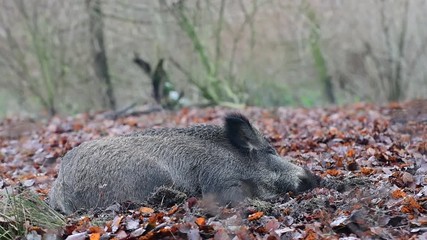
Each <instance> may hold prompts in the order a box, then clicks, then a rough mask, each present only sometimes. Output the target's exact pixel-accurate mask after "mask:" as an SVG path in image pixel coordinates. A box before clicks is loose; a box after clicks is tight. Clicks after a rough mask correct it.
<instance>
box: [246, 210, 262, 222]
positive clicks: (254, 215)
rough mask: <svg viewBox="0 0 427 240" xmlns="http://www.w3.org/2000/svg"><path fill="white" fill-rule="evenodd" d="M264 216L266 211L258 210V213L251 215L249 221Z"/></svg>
mask: <svg viewBox="0 0 427 240" xmlns="http://www.w3.org/2000/svg"><path fill="white" fill-rule="evenodd" d="M262 216H264V212H256V213H253V214H251V215H249V217H248V220H249V221H255V220H258V219H260V218H261V217H262Z"/></svg>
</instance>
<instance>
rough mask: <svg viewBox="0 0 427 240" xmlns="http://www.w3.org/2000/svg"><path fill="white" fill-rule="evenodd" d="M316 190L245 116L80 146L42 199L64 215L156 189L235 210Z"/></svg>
mask: <svg viewBox="0 0 427 240" xmlns="http://www.w3.org/2000/svg"><path fill="white" fill-rule="evenodd" d="M318 184H319V178H318V177H317V176H315V175H313V174H312V173H311V172H309V171H307V170H305V169H304V168H302V167H299V166H297V165H294V164H292V163H291V162H289V161H287V160H285V159H282V158H281V157H280V156H279V155H278V154H277V152H276V150H275V149H274V148H273V147H272V145H270V144H269V142H268V141H267V140H266V138H265V137H264V136H263V135H262V134H260V132H259V131H258V130H257V129H256V128H255V127H253V126H252V125H251V124H250V122H249V121H248V119H247V118H246V117H244V116H242V115H240V114H237V113H233V114H228V115H227V116H226V117H225V119H224V126H217V125H196V126H192V127H188V128H163V129H149V130H146V131H143V132H140V133H134V134H130V135H125V136H119V137H106V138H102V139H99V140H94V141H89V142H85V143H82V144H81V145H80V146H78V147H76V148H74V149H72V150H71V151H69V152H68V153H67V154H66V155H65V156H64V157H63V159H62V161H61V165H60V170H59V174H58V178H57V179H56V181H55V183H54V184H53V187H52V189H51V191H50V194H49V199H50V205H51V206H53V207H54V208H56V209H59V210H61V211H62V212H64V213H72V212H74V211H75V210H78V209H80V208H85V209H89V208H94V207H101V208H102V207H106V206H109V205H110V204H112V203H114V202H124V201H128V200H129V201H132V202H143V201H145V200H146V199H147V198H148V197H149V196H150V195H151V194H152V193H153V192H154V191H155V190H156V189H158V188H159V187H171V188H173V189H176V190H179V191H181V192H184V193H186V194H187V195H188V196H201V197H206V196H212V197H214V198H215V199H216V200H217V201H218V202H219V203H221V204H236V203H238V202H240V201H242V200H244V199H245V198H258V199H262V200H268V199H271V198H274V197H276V196H277V195H278V194H281V193H285V192H288V191H292V192H295V193H299V192H302V191H305V190H308V189H311V188H314V187H316V186H317V185H318Z"/></svg>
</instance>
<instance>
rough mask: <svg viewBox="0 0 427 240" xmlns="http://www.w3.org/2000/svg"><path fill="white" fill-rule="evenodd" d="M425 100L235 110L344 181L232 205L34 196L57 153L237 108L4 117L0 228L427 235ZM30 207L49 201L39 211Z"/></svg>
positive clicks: (144, 235) (119, 235) (284, 149)
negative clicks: (85, 207)
mask: <svg viewBox="0 0 427 240" xmlns="http://www.w3.org/2000/svg"><path fill="white" fill-rule="evenodd" d="M426 106H427V102H426V101H424V102H423V101H421V103H420V102H417V101H413V102H408V103H402V104H390V105H386V106H376V105H371V104H363V103H360V104H354V105H348V106H343V107H329V108H313V109H303V108H296V109H293V108H276V109H262V108H255V107H249V108H245V109H244V110H241V111H240V112H241V113H243V114H244V115H246V116H247V117H248V118H249V119H250V120H251V121H252V122H253V123H254V124H255V125H256V126H257V127H258V129H260V131H261V132H263V133H264V134H265V135H266V136H267V137H268V138H269V139H270V141H271V142H272V143H273V145H274V146H275V147H276V149H277V152H278V153H279V154H280V155H281V156H287V157H290V158H291V159H293V162H294V163H296V164H298V165H301V166H305V167H307V168H308V169H310V170H311V171H313V172H314V173H315V174H317V175H319V176H322V177H323V178H324V179H333V180H334V181H336V182H342V183H343V186H342V187H339V188H336V187H335V188H327V187H322V188H316V189H313V190H312V191H308V192H306V193H303V194H301V195H298V196H292V195H290V196H289V195H287V197H284V198H282V199H281V200H280V201H277V202H271V203H268V202H257V201H248V202H245V203H242V204H241V205H240V206H237V207H235V208H224V207H213V206H211V205H210V206H207V204H206V203H205V202H204V201H203V200H202V199H196V198H193V197H190V198H188V199H187V200H186V201H184V202H182V203H178V204H176V205H174V206H171V207H159V206H153V205H142V206H135V205H132V204H129V205H127V206H125V205H124V204H122V205H114V206H112V207H111V208H109V210H107V211H91V212H85V213H83V212H80V213H76V214H73V215H70V216H62V215H59V214H56V213H54V212H52V211H51V210H50V209H48V207H47V206H46V205H44V204H43V203H44V202H43V201H38V200H37V199H41V200H44V199H46V197H47V194H48V192H49V189H50V186H51V184H52V182H53V181H54V179H55V178H56V176H57V171H58V164H59V163H60V161H61V156H63V155H64V154H65V153H66V152H67V151H69V150H70V149H72V148H73V147H75V146H78V145H79V144H81V143H82V142H85V141H89V140H92V139H97V138H100V137H103V136H117V135H122V134H127V133H130V132H133V131H140V130H142V129H145V128H150V127H177V126H188V125H192V124H197V123H208V124H221V123H222V118H223V117H224V116H225V114H226V113H228V112H232V111H233V110H230V109H224V108H219V107H216V108H206V109H192V108H190V109H189V108H185V109H182V110H180V111H177V112H157V113H151V114H146V115H141V116H127V117H121V118H118V119H116V120H112V119H109V118H108V117H107V116H108V115H106V114H105V113H93V114H79V115H76V116H74V117H54V118H52V119H50V120H46V121H41V122H35V121H30V120H19V119H14V118H9V119H4V120H3V121H2V122H0V177H1V179H0V198H1V199H0V238H1V237H6V238H7V237H10V238H12V237H14V236H16V235H19V234H25V235H26V237H27V239H40V237H41V236H44V237H47V236H50V237H54V236H59V237H60V238H67V237H68V239H74V240H76V239H87V238H90V239H100V238H102V239H108V238H115V239H159V238H169V239H181V238H182V239H186V238H188V239H199V238H204V239H205V238H215V239H233V238H234V237H238V239H279V238H282V239H339V238H341V239H371V238H375V239H427V216H426V212H427V117H426V116H427V111H426V108H427V107H426ZM352 179H358V180H359V181H352ZM30 192H33V193H36V195H35V196H36V199H33V198H32V197H31V196H34V195H31V194H29V193H30ZM22 198H24V200H25V199H30V200H31V201H27V202H25V201H20V200H19V199H22ZM19 204H21V205H19ZM17 206H18V207H17ZM34 209H36V211H34ZM35 212H38V213H39V214H40V213H46V214H44V215H42V216H43V217H45V218H46V219H45V220H43V219H44V218H43V219H42V218H41V217H40V216H41V215H38V214H37V213H35ZM32 214H35V215H37V217H35V216H32ZM46 215H47V216H46ZM49 215H53V219H50V218H49ZM49 221H50V222H49ZM53 222H56V223H57V224H56V225H52V224H53Z"/></svg>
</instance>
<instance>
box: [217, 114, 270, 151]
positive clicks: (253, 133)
mask: <svg viewBox="0 0 427 240" xmlns="http://www.w3.org/2000/svg"><path fill="white" fill-rule="evenodd" d="M224 127H225V133H226V136H227V138H228V139H229V140H230V142H231V144H233V145H234V146H235V147H237V148H239V149H241V150H246V151H251V150H258V149H260V148H261V147H262V138H261V137H260V135H259V133H258V132H257V130H255V129H254V127H253V126H252V125H251V124H250V123H249V120H248V119H247V118H246V117H244V116H243V115H241V114H238V113H232V114H228V115H227V116H226V117H225V126H224Z"/></svg>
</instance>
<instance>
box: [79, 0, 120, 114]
mask: <svg viewBox="0 0 427 240" xmlns="http://www.w3.org/2000/svg"><path fill="white" fill-rule="evenodd" d="M86 4H87V11H88V14H89V30H90V44H91V49H92V57H93V68H94V71H95V74H96V77H97V78H98V79H99V81H100V82H101V89H102V96H101V97H102V106H103V107H104V108H110V109H113V110H114V109H115V108H116V99H115V97H114V89H113V84H112V82H111V78H110V73H109V69H108V62H107V53H106V50H105V44H104V22H103V16H102V10H101V0H86Z"/></svg>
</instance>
